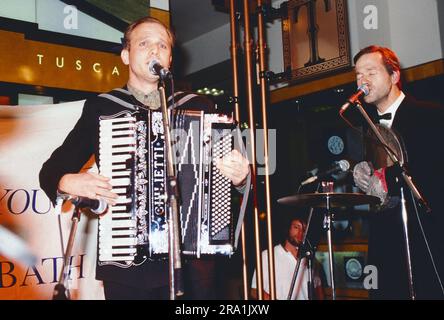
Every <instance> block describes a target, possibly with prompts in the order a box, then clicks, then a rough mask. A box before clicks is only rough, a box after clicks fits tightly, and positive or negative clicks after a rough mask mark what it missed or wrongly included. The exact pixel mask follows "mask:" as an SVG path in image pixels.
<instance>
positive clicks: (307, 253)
mask: <svg viewBox="0 0 444 320" xmlns="http://www.w3.org/2000/svg"><path fill="white" fill-rule="evenodd" d="M319 186H320V183H318V187H317V188H316V193H318V190H319ZM313 210H314V207H311V208H310V213H309V214H308V219H307V228H306V230H305V232H304V236H303V237H302V244H301V245H300V246H299V248H298V261H297V263H296V267H295V269H294V272H293V278H292V279H291V284H290V289H289V290H288V295H287V300H291V296H292V295H293V290H294V286H295V284H296V279H297V277H298V273H299V268H300V266H301V261H302V259H303V258H305V257H307V260H308V261H307V262H308V272H309V277H308V281H307V289H308V299H309V300H313V281H312V272H313V269H312V264H311V262H312V261H311V260H312V258H313V256H314V254H315V253H314V249H313V247H312V246H311V245H310V242H309V241H308V239H307V234H308V229H309V228H310V222H311V218H312V216H313ZM307 242H308V245H307V244H306V243H307Z"/></svg>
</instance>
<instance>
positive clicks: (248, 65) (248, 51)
mask: <svg viewBox="0 0 444 320" xmlns="http://www.w3.org/2000/svg"><path fill="white" fill-rule="evenodd" d="M243 1H244V2H243V7H244V29H245V30H244V31H245V32H244V40H245V41H244V46H245V71H246V82H247V83H246V85H247V90H246V93H247V95H246V97H247V107H248V124H249V146H250V161H251V166H252V172H251V182H252V185H253V206H254V238H255V248H256V283H257V294H258V299H259V300H262V299H263V294H262V287H263V284H262V259H261V248H260V238H259V212H258V206H257V182H256V173H257V172H256V153H255V152H256V141H255V136H254V131H255V128H256V122H255V120H254V102H253V77H252V75H253V67H252V43H253V40H252V37H251V32H250V9H249V4H248V2H249V0H243Z"/></svg>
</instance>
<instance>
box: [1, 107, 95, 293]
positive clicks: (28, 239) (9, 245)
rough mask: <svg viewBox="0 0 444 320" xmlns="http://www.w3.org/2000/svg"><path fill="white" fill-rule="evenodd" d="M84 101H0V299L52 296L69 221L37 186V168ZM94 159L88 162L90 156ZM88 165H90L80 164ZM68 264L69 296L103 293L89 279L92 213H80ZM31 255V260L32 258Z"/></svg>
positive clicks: (67, 212) (68, 207)
mask: <svg viewBox="0 0 444 320" xmlns="http://www.w3.org/2000/svg"><path fill="white" fill-rule="evenodd" d="M83 104H84V101H76V102H71V103H62V104H53V105H41V106H0V299H2V300H5V299H10V300H23V299H46V300H47V299H52V297H53V292H54V287H55V285H56V284H57V282H58V280H59V277H60V272H61V271H62V267H63V255H64V252H65V250H66V245H67V242H68V237H69V234H70V230H71V226H72V220H71V219H72V209H73V206H72V205H71V204H70V203H65V204H64V206H63V208H62V210H61V213H60V214H58V213H57V212H56V210H55V208H54V207H53V205H52V204H51V202H50V200H49V199H48V198H47V196H46V195H45V193H44V192H43V190H41V189H40V185H39V180H38V175H39V171H40V168H41V166H42V164H43V162H45V161H46V160H47V159H48V158H49V156H50V155H51V153H52V152H53V151H54V149H55V148H57V147H58V146H59V145H60V144H61V143H62V142H63V140H64V139H65V137H66V136H67V134H68V132H69V131H70V130H71V129H72V128H73V126H74V124H75V122H76V121H77V119H78V118H79V117H80V114H81V111H82V107H83ZM90 163H92V161H90ZM85 168H86V169H88V165H87V166H85ZM74 239H75V242H74V246H73V251H72V254H71V256H72V259H71V263H70V272H71V274H70V280H69V281H68V283H67V286H68V287H69V289H70V294H71V296H70V298H71V299H103V298H104V295H103V287H102V283H101V282H100V281H96V280H95V259H96V250H97V249H96V239H97V217H95V216H92V215H91V216H88V215H86V214H82V215H81V218H80V222H79V224H78V227H77V231H76V233H75V238H74ZM30 258H33V259H30Z"/></svg>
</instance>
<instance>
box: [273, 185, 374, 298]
mask: <svg viewBox="0 0 444 320" xmlns="http://www.w3.org/2000/svg"><path fill="white" fill-rule="evenodd" d="M329 191H333V190H332V185H330V190H329ZM278 203H279V204H282V205H287V206H293V207H305V208H311V209H313V208H322V209H325V210H322V212H324V214H325V217H324V229H325V230H326V231H327V245H328V260H329V261H328V262H329V273H330V279H331V289H332V299H333V300H336V290H335V277H334V263H333V262H334V253H333V241H332V226H333V220H334V215H333V213H332V210H331V209H333V208H343V207H354V206H358V205H370V206H373V205H378V204H380V199H379V198H378V197H375V196H370V195H365V194H360V193H335V192H323V193H306V194H296V195H292V196H287V197H284V198H280V199H279V200H278ZM311 212H313V210H311ZM310 219H311V218H309V220H310ZM307 225H308V226H307V229H306V230H305V235H304V242H305V238H306V235H307V233H308V229H309V223H307ZM311 255H313V254H311ZM299 260H300V259H299ZM297 269H298V268H297ZM297 269H296V271H295V275H294V277H293V278H294V279H293V284H294V281H295V279H296V277H297V271H298V270H297ZM292 289H293V288H291V289H290V292H292V291H293V290H292Z"/></svg>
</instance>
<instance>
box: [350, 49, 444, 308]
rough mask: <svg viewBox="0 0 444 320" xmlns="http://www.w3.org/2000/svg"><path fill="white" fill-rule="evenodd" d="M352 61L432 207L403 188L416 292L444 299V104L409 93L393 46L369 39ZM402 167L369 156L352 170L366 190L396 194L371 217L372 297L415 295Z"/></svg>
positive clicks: (383, 196) (386, 197)
mask: <svg viewBox="0 0 444 320" xmlns="http://www.w3.org/2000/svg"><path fill="white" fill-rule="evenodd" d="M354 62H355V70H356V77H357V84H358V86H361V85H362V84H367V86H368V89H369V93H368V95H367V96H365V97H364V101H365V103H366V104H369V105H373V106H375V107H376V110H374V109H373V110H369V113H371V112H372V111H373V112H374V113H375V111H376V112H377V113H378V115H379V117H380V118H382V120H380V124H381V125H383V126H386V127H388V128H391V130H393V132H396V133H397V136H398V138H399V140H401V141H402V143H403V144H404V151H405V153H406V160H407V161H406V167H407V168H408V170H409V173H410V175H411V177H412V178H413V180H414V182H415V183H416V186H417V187H418V189H419V190H420V191H421V193H422V194H423V195H424V198H425V199H426V200H427V201H428V203H429V206H430V207H431V209H432V212H431V213H426V212H425V210H423V209H421V208H418V214H417V212H416V210H415V207H414V205H413V201H412V199H411V198H412V197H411V194H410V191H409V189H408V188H407V187H406V186H405V187H404V190H406V194H407V196H408V197H409V201H408V203H407V211H408V234H409V237H410V250H411V261H412V269H413V284H414V289H415V293H416V298H418V299H444V293H443V289H442V284H441V279H444V263H443V260H444V259H443V256H444V248H443V243H444V240H443V236H442V235H443V234H444V230H442V226H443V222H444V212H443V210H444V192H443V188H442V187H441V183H442V182H443V181H444V171H443V170H442V166H443V164H444V148H443V147H442V145H441V144H440V143H439V142H438V141H439V140H440V139H441V138H440V137H443V136H444V108H443V107H442V106H438V105H434V104H431V103H427V102H420V101H417V100H415V99H414V98H413V97H411V96H409V95H406V94H404V92H403V91H402V85H401V67H400V62H399V59H398V57H397V55H396V54H395V53H394V52H393V51H392V50H390V49H388V48H384V47H379V46H370V47H367V48H365V49H362V50H361V51H360V52H359V53H358V54H357V55H356V56H355V58H354ZM375 169H379V170H375ZM396 171H397V170H396V169H395V167H394V166H388V167H384V168H373V166H372V164H371V163H368V162H363V163H360V164H358V165H357V166H356V167H355V170H354V179H355V183H356V185H357V186H358V187H359V188H360V189H361V190H363V191H364V192H366V193H367V194H373V195H378V196H379V197H380V198H381V199H382V200H383V201H384V202H385V203H386V204H387V203H388V202H389V201H388V200H389V199H391V200H393V199H395V200H396V199H398V201H397V202H396V201H395V202H393V201H390V202H391V205H390V206H389V207H390V208H388V209H385V210H380V211H379V212H377V213H375V214H374V215H372V216H371V217H370V218H369V264H372V265H375V266H376V267H377V270H378V283H377V287H378V288H377V289H374V290H371V292H370V297H371V298H374V299H409V298H411V295H410V292H409V281H408V274H407V263H406V261H407V259H406V250H405V239H404V233H403V223H402V219H401V205H400V201H399V195H400V193H399V190H400V185H399V184H398V183H397V180H396V174H395V172H396ZM399 180H402V179H399Z"/></svg>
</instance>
